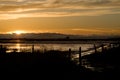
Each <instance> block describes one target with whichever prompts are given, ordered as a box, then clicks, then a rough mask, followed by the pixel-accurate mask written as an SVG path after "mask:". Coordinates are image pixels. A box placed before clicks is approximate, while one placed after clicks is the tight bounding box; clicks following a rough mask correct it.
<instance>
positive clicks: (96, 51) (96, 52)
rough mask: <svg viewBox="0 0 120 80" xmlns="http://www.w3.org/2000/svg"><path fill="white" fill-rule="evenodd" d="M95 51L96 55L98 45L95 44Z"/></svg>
mask: <svg viewBox="0 0 120 80" xmlns="http://www.w3.org/2000/svg"><path fill="white" fill-rule="evenodd" d="M94 49H95V53H97V48H96V45H95V44H94Z"/></svg>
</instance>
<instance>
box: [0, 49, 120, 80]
mask: <svg viewBox="0 0 120 80" xmlns="http://www.w3.org/2000/svg"><path fill="white" fill-rule="evenodd" d="M68 55H69V53H68V52H61V51H47V52H45V53H44V54H41V53H34V52H33V53H24V52H22V53H16V52H13V53H9V54H5V53H4V52H2V51H1V52H0V73H1V74H4V75H6V76H7V75H12V76H13V77H14V76H16V75H17V76H19V77H23V75H24V76H27V77H28V78H31V77H33V78H39V79H42V78H44V79H47V78H49V79H79V80H105V79H107V80H109V79H113V80H116V79H120V77H119V73H120V62H119V61H120V47H116V48H112V49H110V50H106V51H104V52H102V53H95V54H91V55H87V56H84V57H82V59H87V60H88V61H89V62H90V63H91V65H93V66H95V67H103V70H102V71H101V72H99V71H92V70H90V69H87V68H85V67H84V66H80V65H76V64H75V63H74V62H73V61H71V60H70V59H69V57H67V56H68Z"/></svg>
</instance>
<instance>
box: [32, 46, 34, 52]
mask: <svg viewBox="0 0 120 80" xmlns="http://www.w3.org/2000/svg"><path fill="white" fill-rule="evenodd" d="M32 53H34V45H32Z"/></svg>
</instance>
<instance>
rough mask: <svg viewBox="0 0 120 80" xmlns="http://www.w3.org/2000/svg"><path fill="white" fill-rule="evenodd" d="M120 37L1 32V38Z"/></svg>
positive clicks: (119, 37)
mask: <svg viewBox="0 0 120 80" xmlns="http://www.w3.org/2000/svg"><path fill="white" fill-rule="evenodd" d="M16 38H24V39H65V38H66V39H109V38H110V39H114V38H115V39H120V36H111V35H109V36H108V35H107V36H103V35H89V36H87V35H86V36H85V35H68V34H60V33H26V34H21V35H16V34H0V39H16Z"/></svg>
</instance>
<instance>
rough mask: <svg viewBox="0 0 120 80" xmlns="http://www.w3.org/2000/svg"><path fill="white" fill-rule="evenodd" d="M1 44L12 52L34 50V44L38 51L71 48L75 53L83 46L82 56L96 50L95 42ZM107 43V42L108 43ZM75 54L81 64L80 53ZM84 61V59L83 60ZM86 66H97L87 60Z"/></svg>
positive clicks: (75, 58)
mask: <svg viewBox="0 0 120 80" xmlns="http://www.w3.org/2000/svg"><path fill="white" fill-rule="evenodd" d="M0 45H4V46H6V47H7V53H11V52H13V51H16V52H32V48H33V46H34V51H36V52H42V51H43V52H44V50H60V51H68V50H69V49H71V50H72V51H74V53H75V52H76V53H78V51H79V48H80V47H81V50H82V56H84V55H88V54H91V53H93V52H94V44H40V43H36V44H35V43H33V44H32V43H4V44H3V43H1V44H0ZM106 45H107V44H106ZM95 46H97V47H98V48H97V51H101V48H100V47H99V46H100V44H95ZM76 53H75V54H73V55H72V58H71V59H72V60H74V61H76V62H77V64H79V61H78V57H79V54H76ZM83 61H84V60H83ZM84 66H85V67H87V68H91V69H95V67H93V66H91V65H90V63H89V61H86V60H85V64H84Z"/></svg>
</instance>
